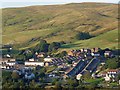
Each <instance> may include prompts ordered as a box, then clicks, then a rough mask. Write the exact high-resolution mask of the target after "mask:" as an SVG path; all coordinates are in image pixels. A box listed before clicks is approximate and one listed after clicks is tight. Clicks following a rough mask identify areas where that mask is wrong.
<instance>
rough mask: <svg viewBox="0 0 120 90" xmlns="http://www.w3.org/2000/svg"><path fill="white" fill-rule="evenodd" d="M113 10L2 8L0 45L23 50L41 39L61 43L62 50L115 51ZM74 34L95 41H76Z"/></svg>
mask: <svg viewBox="0 0 120 90" xmlns="http://www.w3.org/2000/svg"><path fill="white" fill-rule="evenodd" d="M117 8H118V6H117V5H115V4H104V3H81V4H74V3H72V4H66V5H49V6H30V7H23V8H6V9H3V10H2V13H3V44H10V43H11V44H14V46H15V47H17V48H19V49H25V48H29V47H33V46H35V45H37V44H38V43H39V41H40V39H45V40H47V42H48V43H49V42H61V41H65V42H66V43H67V45H65V46H63V47H64V48H68V47H69V48H79V47H90V48H92V47H98V46H99V47H101V48H105V47H110V48H113V47H116V48H117V42H118V33H117V31H118V26H117V21H118V10H117ZM78 32H89V34H90V35H92V36H95V37H93V38H90V39H88V40H77V39H76V37H75V36H76V34H77V33H78ZM108 35H109V37H108ZM71 42H72V43H71ZM68 45H69V46H68Z"/></svg>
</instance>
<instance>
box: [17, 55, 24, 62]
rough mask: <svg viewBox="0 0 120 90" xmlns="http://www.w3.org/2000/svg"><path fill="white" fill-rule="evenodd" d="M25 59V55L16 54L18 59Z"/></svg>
mask: <svg viewBox="0 0 120 90" xmlns="http://www.w3.org/2000/svg"><path fill="white" fill-rule="evenodd" d="M23 60H25V55H17V56H16V61H23Z"/></svg>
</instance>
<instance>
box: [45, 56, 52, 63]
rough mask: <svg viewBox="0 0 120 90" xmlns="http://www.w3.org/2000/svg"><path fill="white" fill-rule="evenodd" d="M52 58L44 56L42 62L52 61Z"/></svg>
mask: <svg viewBox="0 0 120 90" xmlns="http://www.w3.org/2000/svg"><path fill="white" fill-rule="evenodd" d="M53 59H54V58H52V57H50V56H48V57H46V58H44V62H52V61H53Z"/></svg>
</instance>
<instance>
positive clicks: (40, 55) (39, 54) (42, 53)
mask: <svg viewBox="0 0 120 90" xmlns="http://www.w3.org/2000/svg"><path fill="white" fill-rule="evenodd" d="M45 55H46V54H45V53H44V52H40V53H38V54H37V58H41V57H45Z"/></svg>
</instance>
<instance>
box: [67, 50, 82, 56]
mask: <svg viewBox="0 0 120 90" xmlns="http://www.w3.org/2000/svg"><path fill="white" fill-rule="evenodd" d="M80 53H81V51H80V50H70V51H68V55H70V56H79V55H80Z"/></svg>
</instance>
